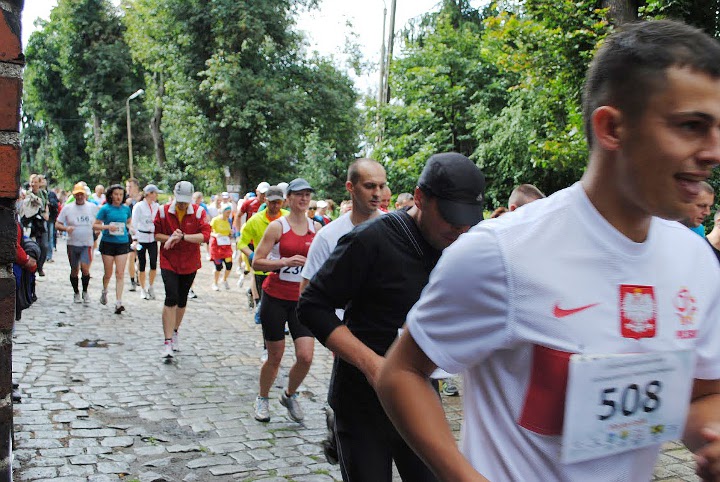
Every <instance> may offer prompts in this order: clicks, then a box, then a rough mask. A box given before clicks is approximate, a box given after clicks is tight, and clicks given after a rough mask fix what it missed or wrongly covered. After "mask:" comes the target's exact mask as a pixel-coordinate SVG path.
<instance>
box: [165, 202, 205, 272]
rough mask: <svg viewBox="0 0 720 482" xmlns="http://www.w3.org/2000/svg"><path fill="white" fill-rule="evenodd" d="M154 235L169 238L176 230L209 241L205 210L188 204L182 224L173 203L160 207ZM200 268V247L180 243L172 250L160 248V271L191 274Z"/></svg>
mask: <svg viewBox="0 0 720 482" xmlns="http://www.w3.org/2000/svg"><path fill="white" fill-rule="evenodd" d="M154 224H155V234H167V235H168V236H170V235H171V234H172V233H174V232H175V230H176V229H178V228H179V229H180V231H182V232H183V233H185V234H197V233H202V235H203V238H204V242H206V243H207V242H208V241H209V240H210V225H209V224H208V222H207V214H205V210H204V209H203V208H202V207H200V206H198V205H197V204H189V205H188V208H187V212H186V213H185V217H183V220H182V223H181V222H180V221H178V218H177V215H176V214H175V201H173V202H172V203H171V204H165V205H164V206H161V207H160V210H159V211H158V213H157V215H156V216H155V222H154ZM201 266H202V262H201V261H200V245H199V244H196V243H189V242H187V241H180V242H179V243H178V244H177V245H175V246H173V247H172V249H165V247H164V246H161V247H160V269H166V270H169V271H173V272H175V273H177V274H191V273H194V272H196V271H197V270H199V269H200V267H201Z"/></svg>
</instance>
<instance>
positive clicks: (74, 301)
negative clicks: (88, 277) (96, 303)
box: [73, 293, 82, 303]
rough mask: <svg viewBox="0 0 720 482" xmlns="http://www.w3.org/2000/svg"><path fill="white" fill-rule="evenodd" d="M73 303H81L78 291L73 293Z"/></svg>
mask: <svg viewBox="0 0 720 482" xmlns="http://www.w3.org/2000/svg"><path fill="white" fill-rule="evenodd" d="M73 303H82V298H80V293H75V294H74V295H73Z"/></svg>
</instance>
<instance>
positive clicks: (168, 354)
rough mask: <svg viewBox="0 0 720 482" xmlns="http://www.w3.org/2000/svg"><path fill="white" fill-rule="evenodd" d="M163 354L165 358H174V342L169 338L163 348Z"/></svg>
mask: <svg viewBox="0 0 720 482" xmlns="http://www.w3.org/2000/svg"><path fill="white" fill-rule="evenodd" d="M162 356H163V358H172V357H173V356H175V355H173V349H172V343H171V342H170V341H168V340H165V344H164V345H163V348H162Z"/></svg>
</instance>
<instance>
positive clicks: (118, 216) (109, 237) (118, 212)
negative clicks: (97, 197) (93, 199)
mask: <svg viewBox="0 0 720 482" xmlns="http://www.w3.org/2000/svg"><path fill="white" fill-rule="evenodd" d="M131 217H132V211H130V206H127V205H125V204H122V205H120V206H113V205H112V204H105V205H104V206H103V207H101V208H100V211H98V213H97V216H96V218H97V219H99V220H100V221H102V222H103V223H104V224H111V223H119V224H117V225H116V226H120V224H122V234H113V230H111V229H104V230H103V237H102V240H103V241H105V242H106V243H114V244H123V243H124V244H127V243H129V242H130V238H129V237H128V229H127V220H128V219H130V218H131Z"/></svg>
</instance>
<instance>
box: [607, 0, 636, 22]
mask: <svg viewBox="0 0 720 482" xmlns="http://www.w3.org/2000/svg"><path fill="white" fill-rule="evenodd" d="M603 7H604V8H607V9H608V10H609V12H608V17H609V18H608V19H609V20H610V23H612V24H613V25H621V24H623V23H626V22H634V21H636V20H637V19H638V0H603Z"/></svg>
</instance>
